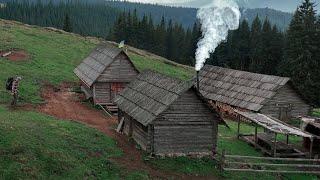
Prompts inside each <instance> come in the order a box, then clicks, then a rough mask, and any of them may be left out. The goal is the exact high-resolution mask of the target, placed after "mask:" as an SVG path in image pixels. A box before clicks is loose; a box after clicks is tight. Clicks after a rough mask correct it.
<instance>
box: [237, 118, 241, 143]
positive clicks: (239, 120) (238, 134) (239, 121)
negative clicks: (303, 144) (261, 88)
mask: <svg viewBox="0 0 320 180" xmlns="http://www.w3.org/2000/svg"><path fill="white" fill-rule="evenodd" d="M240 123H241V117H240V115H239V114H238V132H237V137H238V139H240Z"/></svg>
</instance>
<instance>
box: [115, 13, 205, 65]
mask: <svg viewBox="0 0 320 180" xmlns="http://www.w3.org/2000/svg"><path fill="white" fill-rule="evenodd" d="M200 33H201V32H200V27H199V25H198V24H197V23H195V25H194V28H193V30H191V29H187V30H185V29H184V28H183V27H182V25H181V24H179V23H177V22H173V21H172V20H167V19H165V17H164V16H162V18H161V21H160V23H159V24H158V25H155V24H154V22H153V18H152V17H151V15H146V14H145V15H144V16H143V17H142V18H138V14H137V11H136V10H133V11H127V12H123V13H121V14H120V15H119V17H118V19H117V20H116V22H115V24H114V25H113V29H112V31H111V32H110V33H109V34H110V36H109V39H111V40H114V41H116V42H120V41H122V40H125V41H126V43H127V44H129V45H132V46H134V47H137V48H140V49H145V50H148V51H150V52H153V53H155V54H158V55H160V56H163V57H166V58H168V59H171V60H174V61H176V62H178V63H181V64H186V65H194V60H193V57H194V53H195V48H196V43H197V41H198V39H199V37H200Z"/></svg>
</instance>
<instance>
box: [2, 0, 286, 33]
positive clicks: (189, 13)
mask: <svg viewBox="0 0 320 180" xmlns="http://www.w3.org/2000/svg"><path fill="white" fill-rule="evenodd" d="M17 1H20V2H23V1H25V0H17ZM39 1H41V2H42V3H43V4H45V3H50V2H51V3H52V4H59V2H66V1H64V0H50V1H49V0H29V2H33V3H36V2H39ZM0 2H12V0H0ZM68 2H77V3H85V4H91V5H97V4H98V6H99V8H97V10H95V9H86V10H84V9H82V11H84V12H83V14H85V15H87V16H91V17H83V16H84V15H81V16H82V17H81V18H79V19H83V18H85V19H87V18H91V19H92V18H95V19H96V20H97V21H100V20H102V19H103V18H105V19H106V21H107V23H103V22H100V23H99V24H100V27H101V26H103V25H110V24H112V23H113V22H111V21H112V20H114V19H115V17H116V16H115V15H114V14H111V13H115V11H114V10H113V9H110V7H114V8H115V9H118V10H119V11H123V10H125V11H129V10H130V11H133V10H134V9H136V10H137V12H138V15H139V16H140V18H142V17H143V15H145V14H147V15H151V16H152V18H153V20H154V22H155V23H159V22H160V21H161V17H162V16H163V15H164V17H165V18H166V19H172V20H173V21H174V22H178V23H180V24H182V26H183V27H184V28H188V27H190V28H191V27H192V26H193V24H194V22H195V21H196V13H197V9H195V8H183V7H169V6H161V5H156V4H142V3H132V2H126V1H117V0H115V1H105V0H70V1H68ZM101 4H104V5H103V6H101ZM106 5H107V7H106ZM101 7H103V8H105V11H107V12H104V13H102V12H101V11H100V8H101ZM87 10H90V11H97V12H98V16H99V17H96V16H93V17H92V15H94V14H95V13H92V12H87ZM241 11H242V19H246V20H248V22H249V24H251V23H252V22H253V20H254V18H255V17H256V16H257V15H259V18H260V19H261V20H264V19H265V17H268V18H269V20H270V22H271V24H275V25H277V27H278V28H279V29H281V30H283V31H284V30H286V28H287V27H288V25H289V23H290V21H291V19H292V14H290V13H285V12H281V11H277V10H273V9H269V8H260V9H242V10H241ZM73 12H74V10H73ZM110 16H111V17H110ZM2 18H6V17H2ZM89 22H91V23H93V22H94V20H91V21H89ZM28 23H32V22H28ZM38 25H40V24H38ZM88 25H91V26H92V25H94V24H88ZM94 26H96V25H94ZM96 33H97V32H95V34H93V35H96ZM100 36H101V35H100Z"/></svg>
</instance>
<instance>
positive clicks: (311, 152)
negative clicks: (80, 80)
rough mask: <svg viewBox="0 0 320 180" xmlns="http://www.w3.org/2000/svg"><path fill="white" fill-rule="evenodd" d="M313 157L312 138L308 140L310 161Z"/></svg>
mask: <svg viewBox="0 0 320 180" xmlns="http://www.w3.org/2000/svg"><path fill="white" fill-rule="evenodd" d="M312 156H313V137H311V138H310V159H311V158H312Z"/></svg>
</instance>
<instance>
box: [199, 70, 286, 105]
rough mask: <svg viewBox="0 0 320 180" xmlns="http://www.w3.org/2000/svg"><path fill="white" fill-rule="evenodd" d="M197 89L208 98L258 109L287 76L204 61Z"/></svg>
mask: <svg viewBox="0 0 320 180" xmlns="http://www.w3.org/2000/svg"><path fill="white" fill-rule="evenodd" d="M199 79H200V93H201V94H202V95H203V96H204V97H205V98H207V99H210V100H213V101H218V102H221V103H225V104H229V105H232V106H236V107H240V108H243V109H247V110H251V111H259V110H260V109H261V108H262V107H263V105H264V103H266V101H267V100H268V99H270V98H272V97H273V96H274V95H275V94H276V93H277V90H279V89H280V88H281V87H283V86H284V85H285V84H287V83H288V81H289V80H290V78H287V77H278V76H270V75H264V74H257V73H250V72H245V71H239V70H233V69H226V68H221V67H216V66H210V65H206V66H205V67H204V68H203V69H202V70H201V71H200V73H199Z"/></svg>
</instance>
